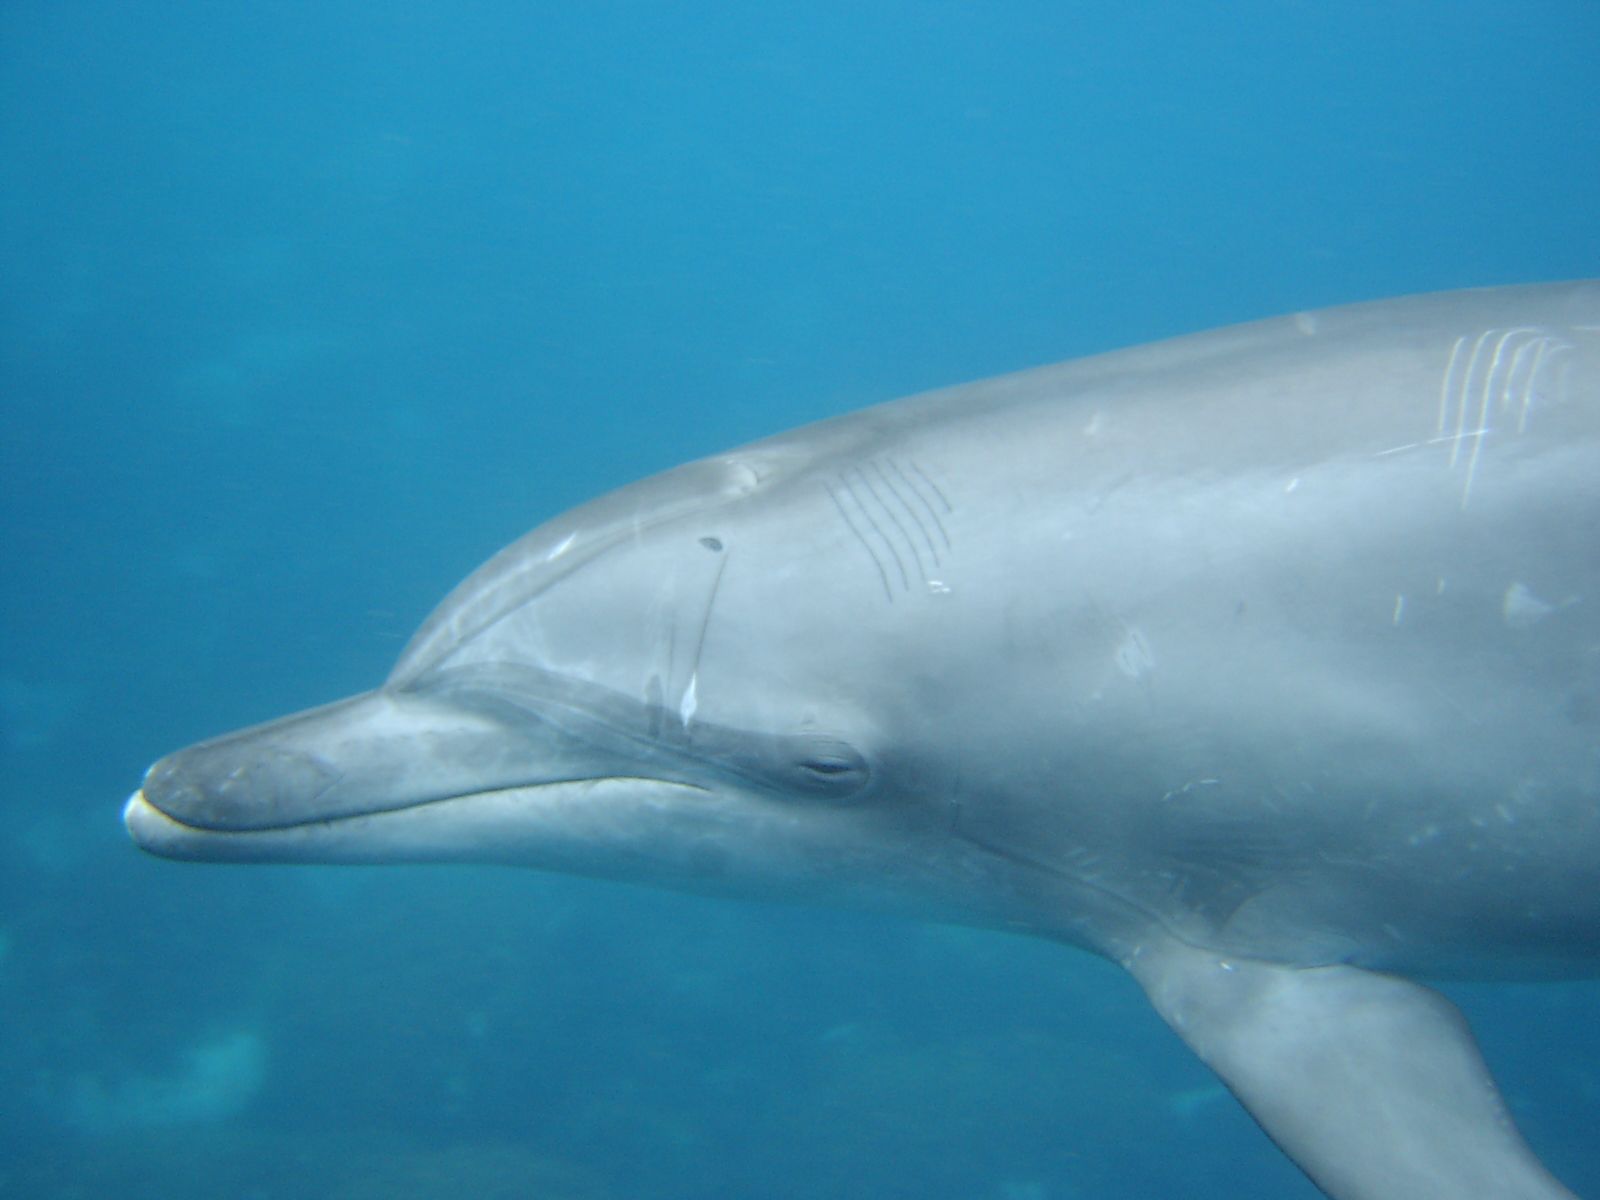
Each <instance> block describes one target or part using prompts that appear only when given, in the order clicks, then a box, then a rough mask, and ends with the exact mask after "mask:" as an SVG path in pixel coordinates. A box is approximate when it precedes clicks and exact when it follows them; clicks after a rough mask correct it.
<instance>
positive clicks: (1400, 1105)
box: [1125, 941, 1572, 1200]
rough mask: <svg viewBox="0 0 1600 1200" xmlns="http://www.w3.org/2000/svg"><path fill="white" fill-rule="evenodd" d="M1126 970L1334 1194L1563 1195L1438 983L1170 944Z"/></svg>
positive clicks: (1455, 1198)
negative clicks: (1515, 1123)
mask: <svg viewBox="0 0 1600 1200" xmlns="http://www.w3.org/2000/svg"><path fill="white" fill-rule="evenodd" d="M1125 965H1126V966H1127V967H1128V968H1129V970H1131V971H1132V973H1133V974H1134V976H1135V977H1136V978H1137V979H1138V980H1139V982H1140V983H1141V984H1142V985H1143V986H1144V989H1145V992H1146V994H1147V995H1149V997H1150V1000H1151V1002H1152V1003H1153V1004H1154V1005H1155V1006H1156V1009H1157V1011H1159V1012H1160V1013H1161V1015H1162V1016H1163V1017H1164V1018H1165V1019H1166V1021H1167V1023H1168V1024H1169V1025H1171V1026H1172V1028H1173V1029H1174V1030H1176V1031H1177V1033H1178V1035H1179V1036H1180V1037H1182V1038H1183V1039H1184V1041H1186V1042H1188V1044H1189V1046H1190V1048H1191V1049H1193V1050H1194V1051H1195V1053H1197V1054H1198V1055H1199V1056H1200V1057H1201V1059H1203V1060H1204V1061H1205V1063H1206V1064H1207V1065H1208V1066H1210V1067H1211V1069H1212V1070H1214V1071H1216V1073H1217V1074H1218V1075H1220V1076H1221V1077H1222V1080H1223V1082H1225V1083H1226V1084H1227V1085H1228V1087H1229V1088H1230V1089H1231V1090H1232V1091H1233V1093H1234V1095H1236V1096H1238V1098H1239V1099H1240V1100H1241V1101H1242V1102H1243V1103H1244V1106H1245V1107H1246V1108H1247V1109H1249V1110H1250V1113H1251V1115H1252V1116H1254V1117H1255V1119H1256V1121H1257V1122H1259V1123H1260V1125H1261V1127H1262V1128H1263V1129H1264V1130H1266V1132H1267V1134H1268V1136H1270V1137H1271V1138H1272V1139H1273V1141H1275V1142H1277V1143H1278V1145H1279V1146H1280V1147H1282V1149H1283V1150H1284V1151H1285V1152H1286V1153H1287V1154H1288V1155H1289V1156H1290V1157H1291V1158H1292V1159H1294V1161H1295V1162H1296V1163H1298V1164H1299V1165H1300V1168H1301V1169H1302V1170H1304V1171H1305V1172H1306V1174H1307V1175H1309V1176H1310V1177H1311V1179H1312V1181H1313V1182H1315V1183H1316V1184H1317V1186H1318V1187H1320V1188H1321V1189H1322V1190H1323V1191H1324V1192H1326V1193H1327V1194H1328V1195H1329V1196H1332V1197H1335V1200H1402V1198H1403V1200H1447V1198H1448V1200H1474V1198H1481V1200H1558V1198H1562V1197H1565V1198H1566V1200H1572V1193H1571V1192H1569V1191H1567V1189H1566V1188H1564V1187H1562V1186H1561V1184H1560V1183H1558V1182H1557V1181H1556V1180H1555V1179H1554V1178H1553V1177H1552V1176H1551V1175H1550V1174H1549V1173H1548V1172H1547V1171H1546V1170H1545V1169H1544V1167H1543V1166H1541V1165H1540V1163H1539V1161H1538V1160H1537V1159H1536V1158H1534V1156H1533V1154H1532V1152H1531V1151H1530V1150H1529V1149H1528V1147H1527V1145H1526V1144H1525V1143H1524V1142H1523V1140H1522V1137H1521V1135H1519V1134H1518V1133H1517V1131H1516V1129H1515V1127H1513V1125H1512V1123H1511V1118H1510V1116H1509V1115H1508V1114H1507V1112H1506V1108H1505V1104H1504V1102H1503V1101H1502V1100H1501V1099H1500V1095H1499V1093H1498V1092H1497V1091H1496V1090H1495V1086H1494V1081H1493V1080H1492V1079H1491V1078H1490V1077H1489V1071H1488V1068H1487V1067H1486V1066H1485V1065H1484V1062H1483V1059H1482V1057H1481V1056H1480V1055H1479V1053H1478V1048H1477V1046H1476V1044H1475V1043H1474V1042H1473V1039H1472V1034H1471V1031H1470V1030H1469V1029H1468V1028H1467V1024H1466V1021H1465V1020H1464V1019H1463V1018H1462V1016H1461V1014H1460V1013H1459V1012H1458V1011H1457V1010H1456V1008H1455V1006H1454V1005H1452V1004H1451V1003H1450V1002H1449V1001H1447V1000H1445V999H1444V998H1443V997H1442V996H1440V995H1438V994H1437V993H1435V992H1432V991H1429V990H1428V989H1427V988H1424V987H1421V986H1419V985H1417V984H1414V983H1409V982H1407V981H1405V980H1402V979H1397V978H1394V977H1392V976H1388V975H1380V974H1376V973H1374V972H1371V971H1364V970H1361V969H1359V968H1356V967H1348V966H1325V967H1291V966H1284V965H1279V964H1275V963H1268V962H1261V961H1259V960H1250V959H1229V958H1226V957H1223V956H1221V955H1218V954H1216V953H1214V952H1211V951H1206V950H1200V949H1197V948H1195V947H1192V946H1187V945H1183V944H1180V943H1176V942H1172V941H1166V942H1163V943H1161V944H1159V945H1152V946H1147V947H1144V948H1142V949H1141V950H1140V951H1139V952H1138V953H1137V954H1135V955H1132V956H1130V957H1129V958H1128V960H1127V961H1126V964H1125Z"/></svg>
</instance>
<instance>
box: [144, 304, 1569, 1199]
mask: <svg viewBox="0 0 1600 1200" xmlns="http://www.w3.org/2000/svg"><path fill="white" fill-rule="evenodd" d="M126 820H127V825H128V828H129V830H130V832H131V833H132V835H133V837H134V839H135V840H136V841H137V842H138V843H139V844H140V845H141V846H143V847H145V848H146V849H148V850H152V851H154V852H156V853H158V854H163V855H167V856H171V857H175V858H192V859H227V860H236V861H316V862H330V861H331V862H378V861H383V862H388V861H426V860H468V861H494V862H506V863H521V864H529V865H533V866H539V867H546V868H551V869H556V870H564V871H575V872H582V873H585V874H594V875H604V876H615V877H618V878H627V879H644V880H651V881H655V882H659V883H662V884H667V885H671V886H679V887H686V888H691V889H697V890H712V891H717V892H726V893H731V894H738V895H766V896H782V897H792V898H798V899H804V900H812V901H819V902H827V903H842V904H850V905H864V906H872V907H887V908H894V909H899V910H903V911H905V912H907V913H911V914H914V915H919V916H925V917H930V918H935V919H943V920H952V921H960V922H967V923H972V924H979V925H990V926H996V927H1003V928H1007V929H1016V930H1026V931H1031V932H1034V933H1038V934H1041V935H1043V936H1046V937H1051V938H1056V939H1060V940H1062V941H1066V942H1070V943H1072V944H1074V945H1077V946H1080V947H1083V948H1086V949H1089V950H1091V951H1094V952H1096V953H1099V954H1102V955H1105V956H1107V957H1109V958H1111V959H1114V960H1116V961H1117V962H1120V963H1122V964H1123V965H1124V966H1126V967H1127V968H1128V970H1129V971H1131V972H1132V973H1133V975H1134V976H1135V977H1136V978H1137V979H1138V980H1139V982H1140V983H1141V984H1142V985H1143V986H1144V988H1145V990H1146V991H1147V993H1148V994H1149V996H1150V998H1151V1000H1152V1001H1153V1002H1154V1004H1155V1006H1156V1008H1157V1009H1158V1010H1159V1011H1160V1013H1161V1014H1162V1016H1163V1017H1165V1018H1166V1020H1167V1021H1168V1022H1169V1023H1170V1024H1171V1025H1172V1027H1173V1028H1174V1029H1176V1030H1177V1031H1178V1033H1179V1034H1180V1035H1181V1036H1182V1037H1183V1038H1184V1039H1185V1040H1186V1041H1187V1042H1188V1043H1189V1045H1190V1046H1192V1047H1193V1048H1194V1049H1195V1050H1196V1051H1197V1052H1198V1053H1199V1054H1200V1056H1201V1057H1202V1058H1203V1059H1204V1060H1205V1061H1206V1062H1207V1063H1209V1064H1210V1065H1211V1066H1212V1067H1213V1068H1214V1069H1215V1070H1216V1071H1217V1072H1218V1073H1219V1074H1220V1075H1221V1077H1222V1078H1223V1079H1224V1080H1225V1081H1226V1082H1227V1084H1228V1086H1229V1087H1230V1088H1231V1089H1232V1090H1233V1091H1234V1092H1235V1093H1236V1094H1237V1095H1238V1096H1239V1098H1240V1099H1241V1100H1242V1101H1243V1102H1244V1103H1245V1104H1246V1105H1247V1106H1248V1107H1249V1109H1250V1111H1251V1112H1252V1113H1253V1114H1254V1115H1255V1117H1256V1118H1257V1120H1258V1121H1259V1122H1260V1123H1261V1124H1262V1125H1263V1126H1264V1127H1265V1129H1266V1130H1267V1132H1268V1133H1269V1134H1270V1135H1271V1136H1272V1137H1273V1138H1274V1139H1275V1140H1276V1141H1277V1142H1278V1143H1279V1144H1280V1145H1281V1146H1282V1147H1283V1148H1284V1149H1285V1150H1286V1151H1287V1152H1288V1153H1289V1154H1290V1155H1292V1156H1293V1157H1294V1159H1295V1160H1296V1161H1297V1162H1298V1163H1299V1164H1300V1165H1301V1167H1303V1168H1304V1169H1305V1170H1306V1172H1307V1173H1309V1174H1310V1176H1311V1177H1312V1178H1313V1179H1314V1180H1315V1181H1316V1182H1317V1183H1318V1184H1319V1186H1321V1187H1322V1188H1323V1189H1324V1190H1325V1191H1326V1192H1327V1193H1328V1194H1329V1195H1331V1196H1335V1197H1339V1198H1341V1200H1344V1198H1355V1197H1362V1198H1365V1197H1381V1198H1394V1200H1426V1198H1445V1197H1449V1198H1451V1200H1460V1198H1462V1197H1482V1198H1485V1200H1487V1198H1490V1197H1492V1198H1494V1200H1509V1198H1513V1197H1540V1198H1546V1197H1558V1196H1566V1195H1569V1193H1568V1192H1566V1190H1565V1189H1563V1188H1562V1187H1561V1185H1560V1184H1558V1183H1557V1182H1556V1181H1555V1180H1554V1179H1553V1178H1551V1177H1550V1176H1549V1175H1548V1174H1547V1173H1546V1172H1545V1171H1544V1170H1543V1168H1542V1167H1541V1166H1540V1165H1539V1164H1538V1162H1537V1161H1536V1160H1535V1159H1534V1158H1533V1156H1532V1155H1531V1154H1530V1152H1529V1151H1528V1150H1527V1149H1526V1147H1525V1146H1524V1144H1523V1143H1522V1141H1521V1139H1520V1138H1519V1137H1518V1135H1517V1133H1516V1132H1515V1130H1514V1129H1513V1128H1512V1127H1511V1125H1510V1122H1509V1120H1508V1118H1507V1116H1506V1113H1505V1110H1504V1107H1503V1105H1502V1103H1501V1101H1500V1099H1499V1097H1498V1095H1497V1093H1496V1091H1495V1089H1494V1086H1493V1084H1492V1082H1491V1081H1490V1079H1489V1076H1488V1073H1487V1071H1486V1070H1485V1068H1484V1066H1483V1064H1482V1062H1481V1060H1480V1058H1479V1056H1478V1053H1477V1051H1476V1049H1475V1048H1474V1045H1473V1042H1472V1039H1471V1035H1470V1033H1469V1032H1468V1031H1467V1029H1466V1028H1465V1026H1464V1024H1463V1023H1462V1021H1461V1019H1460V1018H1459V1016H1458V1015H1457V1014H1456V1012H1455V1010H1454V1009H1453V1008H1452V1007H1451V1006H1450V1005H1449V1004H1448V1003H1447V1002H1445V1001H1444V1000H1443V999H1441V998H1440V997H1438V996H1437V995H1435V994H1434V993H1433V992H1431V991H1429V990H1427V989H1426V988H1424V987H1423V986H1421V985H1420V984H1417V983H1414V982H1410V981H1409V980H1408V979H1407V978H1406V977H1408V976H1413V977H1415V976H1420V977H1430V976H1432V977H1443V976H1456V977H1493V978H1525V977H1533V976H1539V977H1551V976H1557V977H1559V976H1566V977H1574V976H1587V975H1593V974H1595V973H1596V969H1597V967H1600V283H1577V284H1560V285H1549V286H1537V287H1524V288H1502V289H1489V290H1482V291H1470V292H1459V293H1450V294H1443V295H1436V296H1422V297H1416V298H1410V299H1402V300H1394V301H1388V302H1383V303H1377V304H1366V305H1357V306H1354V307H1350V308H1343V309H1335V310H1332V311H1327V312H1321V313H1312V314H1302V315H1300V316H1296V317H1292V318H1285V319H1281V320H1274V321H1266V322H1262V323H1259V324H1253V325H1246V326H1241V327H1238V328H1233V329H1226V330H1222V331H1219V332H1215V333H1208V334H1202V335H1198V336H1194V337H1188V338H1181V339H1178V340H1176V341H1171V342H1166V343H1162V344H1159V345H1155V346H1152V347H1147V348H1142V349H1135V350H1127V351H1122V352H1119V353H1114V354H1109V355H1104V356H1101V357H1098V358H1091V359H1088V360H1085V361H1082V362H1076V363H1069V364H1066V365H1063V366H1056V367H1048V368H1044V369H1042V370H1037V371H1031V372H1027V373H1023V374H1019V375H1013V376H1008V377H1005V378H1001V379H996V380H991V381H988V382H984V383H977V384H972V385H969V386H965V387H959V388H954V389H950V390H947V391H942V392H934V393H931V394H928V395H924V396H918V397H913V398H911V399H908V400H902V401H899V402H897V403H892V404H886V405H881V406H879V407H876V408H870V409H867V410H865V411H863V412H860V413H857V414H854V415H852V416H846V417H842V418H839V419H836V420H831V421H825V422H822V423H821V424H818V425H813V426H810V427H808V428H805V429H801V430H799V431H796V432H793V433H789V434H784V435H782V436H779V437H775V438H772V439H770V440H767V441H763V442H758V443H756V444H754V445H752V446H748V447H746V448H744V449H742V450H736V451H733V452H731V453H729V454H726V455H722V456H720V457H716V458H711V459H706V460H704V461H701V462H697V463H693V464H690V465H688V466H685V467H682V468H679V469H678V470H675V471H671V472H668V473H667V474H664V475H661V476H658V477H656V478H653V479H649V480H646V481H644V482H642V483H639V484H635V485H633V486H631V487H627V488H624V489H622V490H620V491H618V492H615V493H612V494H611V495H608V496H606V497H603V498H601V499H599V500H596V501H594V502H592V503H590V504H588V505H585V506H583V507H581V508H578V509H576V510H574V511H572V512H570V513H568V514H566V515H565V516H561V517H558V518H556V519H555V520H553V521H551V522H549V523H548V524H546V525H543V526H541V527H540V528H538V529H536V530H534V531H533V532H532V533H530V534H528V535H527V536H526V537H524V538H523V539H522V540H521V541H519V542H517V543H516V544H515V545H513V546H511V547H510V548H509V549H507V550H505V551H504V552H502V553H501V554H500V555H499V556H498V557H496V558H495V559H493V560H492V561H491V562H490V563H488V564H487V565H486V566H485V567H483V568H482V569H481V570H479V571H478V572H477V573H476V574H474V575H473V576H471V577H470V578H469V579H468V580H467V581H466V582H465V583H463V584H462V585H461V586H460V587H458V588H457V589H456V591H455V592H454V594H453V595H452V596H451V597H450V598H449V599H448V600H446V601H445V603H444V605H443V606H442V607H441V608H440V609H439V610H438V611H437V612H436V613H435V614H434V615H433V617H432V618H431V619H430V620H429V621H428V622H427V623H426V624H425V625H424V626H423V628H422V629H421V631H420V632H419V633H418V634H417V635H416V637H415V638H414V639H413V641H412V642H411V645H410V646H409V648H408V649H407V650H406V651H405V653H404V655H403V656H402V657H401V659H400V662H399V665H398V666H397V667H396V668H395V670H394V673H393V675H392V676H391V677H390V678H389V680H388V682H387V683H385V684H384V686H383V687H381V688H379V689H378V690H376V691H373V692H369V693H367V694H365V695H362V696H357V697H355V698H353V699H349V700H345V701H342V702H340V703H337V704H333V705H329V706H328V707H325V708H321V709H315V710H312V711H310V712H307V713H302V714H300V715H297V716H292V717H288V718H285V719H283V720H280V721H276V722H273V723H272V724H268V725H264V726H260V727H258V728H255V729H250V730H246V731H244V732H242V733H236V734H232V735H229V736H227V737H223V738H220V739H217V740H215V741H211V742H206V743H203V744H201V745H198V746H195V747H192V748H190V749H188V750H184V751H181V752H179V753H177V754H175V755H172V756H170V757H168V758H166V759H163V760H162V761H161V762H159V763H157V764H156V765H155V766H154V767H153V768H151V770H150V772H149V774H148V776H147V777H146V779H145V781H144V785H143V787H142V789H141V790H140V791H139V792H137V793H135V794H134V796H133V798H132V799H131V800H130V801H129V803H128V807H127V811H126Z"/></svg>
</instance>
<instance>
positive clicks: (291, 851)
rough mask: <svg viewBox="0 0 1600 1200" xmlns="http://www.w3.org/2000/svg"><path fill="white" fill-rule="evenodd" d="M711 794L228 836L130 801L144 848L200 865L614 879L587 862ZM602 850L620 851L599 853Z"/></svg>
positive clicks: (622, 784) (630, 787)
mask: <svg viewBox="0 0 1600 1200" xmlns="http://www.w3.org/2000/svg"><path fill="white" fill-rule="evenodd" d="M707 795H708V793H707V792H706V791H705V790H704V789H703V788H698V787H695V786H693V785H690V784H681V783H672V782H669V781H664V780H657V779H638V778H625V777H618V778H602V779H585V780H578V781H572V782H562V783H547V784H539V785H536V786H531V787H520V788H501V789H497V790H494V791H487V792H475V793H471V794H468V795H462V796H451V797H447V798H445V799H440V800H429V801H427V802H425V803H421V804H413V805H410V806H407V807H404V808H392V809H383V810H380V811H374V812H366V813H358V814H355V815H352V816H339V817H330V818H326V819H322V820H313V821H302V822H298V823H294V824H285V825H280V826H266V827H255V828H246V829H226V828H206V827H202V826H199V825H191V824H188V823H187V822H185V821H183V820H182V819H181V818H179V817H177V816H174V815H173V814H171V813H168V812H166V811H164V810H163V809H162V808H160V807H159V806H158V805H157V804H155V803H152V801H151V800H150V798H149V797H147V796H146V795H145V791H144V789H143V788H141V789H140V790H138V791H136V792H134V793H133V795H131V796H130V797H128V802H127V804H126V805H125V806H124V807H123V810H122V821H123V824H124V826H126V828H127V830H128V835H129V836H130V837H131V838H132V839H133V841H134V842H135V844H137V845H138V846H139V848H140V849H142V850H146V851H148V852H150V853H151V854H156V855H159V856H161V857H162V858H172V859H183V860H187V861H191V862H260V863H294V862H298V863H380V862H383V863H390V862H415V863H430V862H462V861H471V862H503V863H508V864H515V865H529V866H543V867H548V868H551V869H559V870H567V871H574V872H577V873H582V874H602V875H608V874H612V873H613V872H612V871H608V870H597V869H595V868H596V865H597V864H590V863H588V862H586V861H585V860H586V859H589V858H591V857H594V856H596V854H597V852H600V853H601V854H603V856H604V859H605V861H606V862H607V863H609V862H610V861H611V859H612V857H613V855H614V853H615V852H616V850H617V849H618V848H619V847H618V845H617V843H618V842H619V841H624V842H625V841H630V840H633V839H634V838H636V837H640V834H639V833H638V832H636V831H634V830H630V828H629V826H630V825H631V824H632V823H633V822H632V820H631V817H630V814H637V812H638V811H639V810H640V809H641V808H648V809H653V810H655V811H664V810H670V809H672V808H675V807H681V806H682V805H683V803H684V801H685V800H686V799H689V800H691V801H692V799H693V798H694V797H700V798H704V797H706V796H707ZM649 836H651V835H648V834H647V835H644V837H642V838H640V840H641V841H647V840H648V838H649ZM602 845H605V846H610V847H611V852H610V853H606V852H601V851H599V847H600V846H602ZM621 848H622V849H623V850H624V852H626V847H621ZM643 849H644V847H642V846H641V852H642V851H643Z"/></svg>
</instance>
